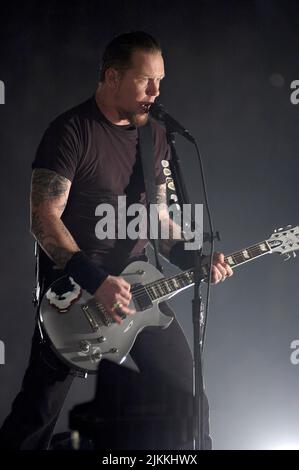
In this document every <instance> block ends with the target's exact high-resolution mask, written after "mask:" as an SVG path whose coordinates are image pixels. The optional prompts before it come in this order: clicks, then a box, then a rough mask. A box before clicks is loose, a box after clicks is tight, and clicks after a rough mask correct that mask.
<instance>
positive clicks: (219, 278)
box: [202, 252, 233, 284]
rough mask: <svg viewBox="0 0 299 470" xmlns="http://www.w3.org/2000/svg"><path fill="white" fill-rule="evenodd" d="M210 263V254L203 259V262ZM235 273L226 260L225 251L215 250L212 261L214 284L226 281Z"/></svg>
mask: <svg viewBox="0 0 299 470" xmlns="http://www.w3.org/2000/svg"><path fill="white" fill-rule="evenodd" d="M208 263H209V256H205V257H204V258H203V260H202V264H203V265H205V264H208ZM232 275H233V270H232V268H231V267H230V265H229V264H227V263H226V262H225V257H224V254H223V253H218V252H215V253H214V254H213V262H212V284H218V282H223V281H225V279H226V278H228V277H231V276H232Z"/></svg>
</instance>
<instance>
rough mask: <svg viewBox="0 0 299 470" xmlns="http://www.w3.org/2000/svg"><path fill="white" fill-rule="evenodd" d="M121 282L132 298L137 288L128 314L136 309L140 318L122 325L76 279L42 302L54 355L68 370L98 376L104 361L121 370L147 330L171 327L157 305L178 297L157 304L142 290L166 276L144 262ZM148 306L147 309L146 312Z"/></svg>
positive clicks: (51, 290)
mask: <svg viewBox="0 0 299 470" xmlns="http://www.w3.org/2000/svg"><path fill="white" fill-rule="evenodd" d="M121 276H122V277H123V278H124V279H125V280H126V281H127V282H129V283H130V284H131V286H132V289H133V292H134V286H136V287H135V290H136V295H135V297H136V300H132V301H131V303H130V308H133V309H135V310H136V313H135V314H134V315H130V316H127V317H126V318H125V319H124V320H123V321H122V324H121V325H119V324H117V323H114V322H111V319H110V318H109V317H108V316H107V315H106V314H105V312H104V309H103V308H102V307H101V306H100V305H97V304H96V302H95V300H94V298H93V297H92V296H91V295H90V294H88V293H87V292H86V291H85V290H82V289H81V288H80V286H79V285H78V284H77V283H75V282H74V280H73V279H72V278H68V277H66V276H65V277H62V278H60V279H58V280H57V281H56V282H54V283H53V284H52V285H51V287H50V288H49V290H48V291H47V292H46V293H45V295H44V296H43V299H42V302H41V305H40V311H39V317H40V321H41V324H42V326H43V327H44V329H45V330H46V333H47V335H48V337H49V339H50V340H51V343H52V345H53V347H54V350H55V351H56V352H57V353H58V355H59V356H60V357H61V358H63V359H64V360H65V361H66V362H67V363H68V365H71V366H73V367H74V368H79V369H80V370H82V369H83V370H86V371H89V372H96V371H97V368H98V363H99V361H100V360H101V359H108V360H110V361H113V362H116V363H118V364H122V363H123V362H124V361H125V360H126V357H127V355H128V352H129V351H130V349H131V348H132V345H133V344H134V341H135V339H136V336H137V334H138V333H139V332H140V331H141V330H142V329H143V328H145V327H147V326H159V327H164V328H165V327H167V326H168V325H170V323H171V321H172V317H169V316H166V315H165V314H164V313H162V312H161V311H160V309H159V302H161V301H163V300H167V299H168V298H170V297H172V296H173V295H174V293H170V294H166V295H165V296H163V297H160V298H159V300H151V299H150V297H149V295H148V294H147V293H146V292H144V291H143V290H141V289H140V288H139V287H138V285H140V286H142V285H145V284H149V283H152V282H153V281H156V280H158V279H162V278H164V276H163V275H162V274H161V273H160V272H159V271H158V270H157V269H156V268H155V267H154V266H152V265H151V264H149V263H146V262H144V261H136V262H133V263H131V264H130V265H129V266H127V267H126V269H125V270H124V271H123V272H122V273H121ZM182 289H183V288H182ZM182 289H180V290H182ZM177 292H178V291H177ZM177 292H175V293H177ZM148 304H149V306H148V308H145V307H146V306H147V305H148ZM127 362H128V366H133V363H132V361H131V360H130V359H129V360H128V361H127Z"/></svg>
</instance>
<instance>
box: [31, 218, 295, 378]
mask: <svg viewBox="0 0 299 470" xmlns="http://www.w3.org/2000/svg"><path fill="white" fill-rule="evenodd" d="M298 249H299V226H297V227H291V226H287V227H286V228H281V229H278V230H275V231H274V233H273V234H272V235H271V236H270V238H269V239H268V240H264V241H262V242H261V243H258V244H256V245H253V246H250V247H248V248H245V249H244V250H241V251H237V252H235V253H232V254H230V255H228V256H226V258H225V261H226V263H228V264H229V265H230V266H231V268H236V267H237V266H240V265H241V264H244V263H247V262H249V261H252V260H254V259H256V258H259V257H261V256H264V255H266V254H270V253H280V254H286V255H287V257H288V258H290V256H291V253H293V255H294V256H296V253H295V251H296V250H298ZM202 272H203V276H202V278H203V280H204V279H207V277H208V269H207V266H203V267H202ZM121 276H122V277H123V278H124V279H125V280H126V281H127V282H129V283H130V284H131V294H132V300H131V303H130V305H129V307H130V308H133V309H135V310H136V313H135V314H134V315H130V316H127V317H125V319H124V320H123V321H122V324H118V323H116V322H114V321H113V319H112V318H111V316H110V315H108V313H107V312H106V311H105V308H104V306H103V305H101V304H99V303H97V302H96V300H95V299H94V297H92V296H91V295H90V294H88V293H87V292H86V291H85V290H83V289H81V287H80V286H79V285H78V284H77V283H76V282H75V281H74V280H73V279H72V278H71V277H68V276H63V277H61V278H60V279H58V280H57V281H55V282H54V283H53V284H52V285H51V286H50V287H49V289H48V290H47V291H46V292H45V294H44V296H43V298H42V301H41V304H40V308H39V320H40V324H41V326H42V329H43V330H44V331H45V332H46V334H47V336H48V338H49V339H50V341H51V344H52V347H53V349H54V351H55V352H56V354H57V355H58V356H59V357H60V358H61V359H62V360H63V361H64V362H65V363H66V364H68V365H69V366H70V367H71V368H72V369H73V370H75V371H77V372H78V373H80V372H81V373H82V372H83V373H85V372H96V371H97V369H98V365H99V363H100V361H101V360H102V359H107V360H109V361H113V362H115V363H117V364H122V365H125V366H126V367H131V368H134V364H135V363H134V361H133V360H132V358H131V357H130V355H129V352H130V350H131V348H132V346H133V344H134V341H135V339H136V337H137V335H138V333H140V332H141V330H143V328H145V327H147V326H157V327H162V328H166V327H167V326H169V325H170V323H171V322H172V319H173V318H172V317H169V316H167V315H165V314H164V313H163V312H162V311H161V310H160V309H159V303H160V302H162V301H167V300H168V299H170V298H171V297H173V296H174V295H176V294H178V293H179V292H181V291H183V290H184V289H187V288H188V287H191V286H192V285H193V284H194V270H193V269H189V270H187V271H184V272H182V273H180V274H178V275H175V276H171V277H168V278H165V277H164V276H163V275H162V274H161V273H160V271H158V270H157V269H156V268H155V267H154V266H152V265H151V264H149V263H146V262H144V261H135V262H133V263H131V264H129V265H128V266H127V267H126V268H125V269H124V271H123V272H122V273H121ZM135 367H136V366H135Z"/></svg>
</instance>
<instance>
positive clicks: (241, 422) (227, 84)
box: [0, 0, 299, 449]
mask: <svg viewBox="0 0 299 470" xmlns="http://www.w3.org/2000/svg"><path fill="white" fill-rule="evenodd" d="M0 16H1V28H0V29H1V49H2V50H1V62H0V80H2V81H3V82H4V84H5V104H2V105H1V106H0V117H1V125H0V135H1V185H0V191H1V198H0V203H1V264H2V275H1V315H0V340H2V341H3V342H4V344H5V364H4V365H0V379H1V389H0V422H2V420H3V419H4V418H5V416H6V414H7V413H8V411H9V406H10V403H11V401H12V399H13V398H14V396H15V394H16V393H17V391H18V390H19V387H20V383H21V378H22V375H23V371H24V368H25V365H26V363H27V360H28V354H29V346H30V337H31V334H32V330H33V325H34V311H33V308H32V306H31V290H32V287H33V277H34V276H33V272H34V257H33V239H32V237H31V235H30V234H29V204H28V197H29V183H30V173H31V170H30V163H31V161H32V159H33V157H34V153H35V150H36V147H37V145H38V143H39V140H40V138H41V135H42V133H43V131H44V130H45V128H46V126H47V124H48V123H49V121H50V120H52V119H53V118H54V117H55V116H57V115H58V114H59V113H61V112H63V111H64V110H66V109H68V108H70V107H72V106H73V105H75V104H77V103H79V102H81V101H83V100H85V99H87V98H88V97H89V96H90V95H91V94H92V93H93V91H94V89H95V87H96V83H97V72H98V66H99V61H100V56H101V53H102V51H103V47H104V46H105V44H106V43H107V42H108V41H109V40H110V39H111V38H112V37H113V36H114V35H116V34H118V33H121V32H123V31H128V30H132V29H144V30H146V31H149V32H151V33H152V34H153V35H156V36H157V37H158V38H160V40H161V42H162V46H163V47H164V57H165V61H166V75H167V76H166V78H165V80H164V81H163V84H162V91H161V97H160V101H161V102H163V103H164V104H165V105H166V106H167V108H168V110H169V112H171V113H172V114H173V115H175V116H176V117H177V118H178V119H179V120H180V121H181V122H183V123H184V124H185V125H186V127H187V128H189V129H190V131H191V132H192V133H193V134H194V135H195V136H196V137H197V138H198V139H199V142H200V146H201V149H202V152H203V155H204V165H205V169H206V177H207V182H208V190H209V199H210V204H211V209H212V214H213V219H214V225H215V228H216V229H218V230H220V232H221V235H222V240H221V242H220V243H218V244H217V247H216V248H217V250H219V251H220V250H221V251H224V252H225V253H229V252H231V251H235V250H237V249H240V248H242V247H245V246H247V245H250V244H253V243H256V242H259V241H261V240H263V239H264V238H267V237H268V236H269V235H270V234H271V233H272V231H273V229H274V228H276V227H280V226H283V225H287V224H298V222H299V218H298V171H299V163H298V149H299V133H298V125H299V104H298V105H295V104H292V103H291V100H290V95H291V90H290V84H291V82H292V81H293V80H299V60H298V53H299V32H298V31H299V7H298V4H297V2H295V1H274V0H273V1H269V0H259V1H229V0H228V1H225V0H224V1H198V2H191V1H185V2H176V1H163V2H162V1H156V0H152V1H151V2H148V1H143V0H140V1H116V0H114V1H113V2H107V1H97V2H96V1H73V2H62V1H60V2H58V1H52V2H49V1H48V2H34V1H27V2H24V3H21V4H15V3H14V2H9V3H8V4H7V5H6V6H5V7H4V6H3V5H1V12H0ZM178 149H179V151H180V152H181V156H182V158H183V161H184V168H185V171H186V176H187V178H188V179H187V181H188V187H189V188H190V191H191V194H192V197H193V198H194V200H197V202H201V200H202V194H201V191H200V173H199V170H198V166H197V164H196V160H195V154H194V151H193V149H192V148H191V147H190V146H189V145H188V144H185V143H184V142H182V141H181V140H179V139H178ZM298 267H299V264H298V260H296V259H295V260H290V261H289V262H286V263H284V262H283V259H282V258H280V257H279V256H266V257H264V258H263V259H261V260H258V261H256V262H255V263H252V264H250V265H246V266H243V267H240V268H238V271H237V272H236V273H235V276H234V277H233V278H232V279H229V280H228V281H227V282H225V283H224V284H222V285H218V286H215V287H213V288H212V301H211V307H210V318H209V323H208V334H207V344H206V350H205V379H206V386H207V393H208V396H209V400H210V406H211V432H212V437H213V440H214V448H215V449H254V448H255V449H277V448H288V447H289V448H296V446H297V448H299V431H298V420H299V400H298V391H299V364H298V365H293V364H292V363H291V361H290V354H291V349H290V343H291V341H293V340H294V339H299V309H298V302H299V293H298ZM172 304H173V306H174V307H175V310H176V311H177V313H178V317H179V320H180V321H181V323H182V325H183V327H184V329H185V331H186V334H187V335H188V338H189V340H190V342H191V341H192V337H191V326H192V325H191V293H190V292H189V293H184V294H182V295H181V296H180V297H178V298H176V299H175V300H173V301H172ZM93 393H94V378H93V377H90V378H89V379H88V380H87V381H83V380H80V379H77V380H76V383H75V384H74V386H73V388H72V391H71V393H70V395H69V397H68V400H67V402H66V404H65V407H64V410H63V412H62V415H61V418H60V420H59V422H58V425H57V428H56V430H57V432H61V431H65V430H67V417H68V412H69V410H70V408H72V406H73V405H74V404H75V403H80V402H82V401H86V400H89V399H91V398H92V397H93Z"/></svg>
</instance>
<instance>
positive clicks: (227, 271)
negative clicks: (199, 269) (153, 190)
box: [157, 184, 233, 284]
mask: <svg viewBox="0 0 299 470" xmlns="http://www.w3.org/2000/svg"><path fill="white" fill-rule="evenodd" d="M157 204H159V219H160V222H161V230H163V226H164V230H165V229H167V228H168V229H169V236H168V238H167V239H165V240H163V239H160V240H159V251H160V253H161V254H162V255H163V256H165V257H166V258H167V259H169V254H170V250H171V248H172V247H173V246H174V245H175V244H176V243H178V242H179V241H180V240H181V241H184V240H185V238H184V233H183V232H182V230H181V227H180V226H179V225H177V224H176V223H175V222H174V221H173V220H172V219H171V218H170V217H169V213H168V210H167V205H166V184H161V185H160V186H158V188H157ZM189 253H190V252H189ZM181 255H182V253H180V255H179V256H181ZM191 259H192V261H193V254H191ZM208 260H209V257H203V259H202V263H203V264H207V263H208ZM177 261H178V260H177ZM177 261H176V263H175V264H178V263H177ZM188 261H190V259H189V260H188ZM178 266H180V264H178ZM190 266H191V265H190ZM232 275H233V271H232V269H231V267H230V266H229V265H228V264H227V263H226V262H225V261H224V254H223V253H214V254H213V261H212V283H213V284H217V283H218V282H220V281H224V280H225V279H226V278H227V277H230V276H232Z"/></svg>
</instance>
